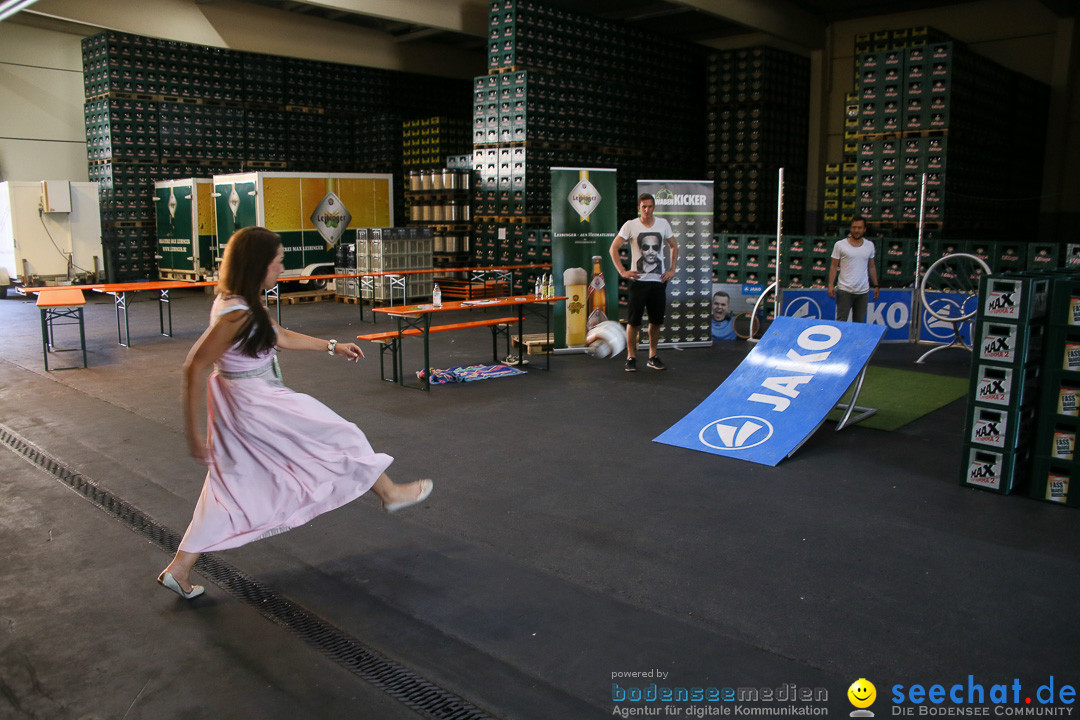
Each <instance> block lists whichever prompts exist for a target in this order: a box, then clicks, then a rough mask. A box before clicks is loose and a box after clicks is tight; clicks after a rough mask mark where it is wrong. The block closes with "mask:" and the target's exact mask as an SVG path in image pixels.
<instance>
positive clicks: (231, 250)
mask: <svg viewBox="0 0 1080 720" xmlns="http://www.w3.org/2000/svg"><path fill="white" fill-rule="evenodd" d="M280 246H281V236H280V235H278V234H277V233H275V232H271V231H270V230H267V229H266V228H263V227H246V228H241V229H239V230H237V231H236V232H234V233H233V235H232V237H230V238H229V242H228V244H227V245H226V246H225V256H224V257H223V258H222V260H221V275H220V278H219V282H218V294H219V295H225V296H228V295H239V296H240V297H242V298H244V301H245V302H246V303H247V306H248V309H249V311H250V312H248V316H247V319H246V320H245V321H244V324H243V326H242V327H241V328H240V331H239V332H238V333H237V334H236V337H234V338H233V342H239V343H240V352H242V353H244V354H245V355H247V356H249V357H257V356H258V355H259V353H262V352H266V351H267V350H269V349H270V348H272V347H273V346H274V343H276V342H277V333H276V332H275V331H274V324H273V323H272V322H271V321H270V313H269V312H267V310H266V307H265V306H263V299H262V292H263V289H262V284H263V280H264V279H265V278H266V271H267V270H268V269H269V268H270V263H272V262H273V261H274V257H275V256H276V255H277V251H278V248H279V247H280Z"/></svg>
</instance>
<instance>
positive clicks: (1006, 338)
mask: <svg viewBox="0 0 1080 720" xmlns="http://www.w3.org/2000/svg"><path fill="white" fill-rule="evenodd" d="M1017 335H1018V333H1017V326H1016V325H1002V324H990V323H987V324H986V325H985V326H984V327H983V334H982V337H981V338H980V342H979V359H980V360H1000V361H1001V362H1012V361H1013V360H1015V359H1016V344H1017V340H1018V337H1017Z"/></svg>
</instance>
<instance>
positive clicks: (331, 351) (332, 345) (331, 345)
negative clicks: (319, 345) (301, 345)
mask: <svg viewBox="0 0 1080 720" xmlns="http://www.w3.org/2000/svg"><path fill="white" fill-rule="evenodd" d="M336 347H337V340H331V341H330V342H328V343H326V352H327V353H329V354H330V355H333V354H334V348H336Z"/></svg>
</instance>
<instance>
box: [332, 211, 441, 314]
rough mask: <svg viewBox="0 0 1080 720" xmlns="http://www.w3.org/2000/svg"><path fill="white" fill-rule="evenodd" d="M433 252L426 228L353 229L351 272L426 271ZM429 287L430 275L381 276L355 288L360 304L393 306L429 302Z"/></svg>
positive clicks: (429, 230) (430, 234) (431, 238)
mask: <svg viewBox="0 0 1080 720" xmlns="http://www.w3.org/2000/svg"><path fill="white" fill-rule="evenodd" d="M433 249H434V233H433V231H432V229H431V228H428V227H403V228H357V230H356V253H355V257H356V271H355V272H357V273H364V272H379V273H391V274H392V273H394V272H395V271H400V270H430V269H431V268H432V251H433ZM432 284H433V283H432V275H431V274H430V273H403V274H401V275H397V276H390V275H381V276H378V277H375V278H374V279H373V282H372V283H371V285H370V286H367V285H365V284H364V283H360V284H359V285H357V286H356V287H357V289H358V291H359V293H360V297H361V298H363V299H364V300H371V301H373V302H389V303H393V302H397V301H398V300H412V299H420V298H430V297H431V290H432ZM345 287H346V290H347V289H348V285H346V286H345Z"/></svg>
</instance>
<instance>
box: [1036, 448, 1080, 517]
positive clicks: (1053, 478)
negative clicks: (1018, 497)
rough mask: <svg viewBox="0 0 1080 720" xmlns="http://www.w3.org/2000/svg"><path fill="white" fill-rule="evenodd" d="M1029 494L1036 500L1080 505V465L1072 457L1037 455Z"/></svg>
mask: <svg viewBox="0 0 1080 720" xmlns="http://www.w3.org/2000/svg"><path fill="white" fill-rule="evenodd" d="M1029 494H1030V496H1031V497H1033V498H1035V499H1036V500H1046V501H1047V502H1054V503H1059V504H1061V505H1067V506H1069V507H1080V467H1078V466H1077V464H1076V463H1075V462H1074V461H1073V460H1071V459H1069V460H1059V459H1056V458H1052V457H1047V456H1037V457H1036V458H1035V459H1034V461H1033V462H1032V470H1031V483H1030V485H1029Z"/></svg>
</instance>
